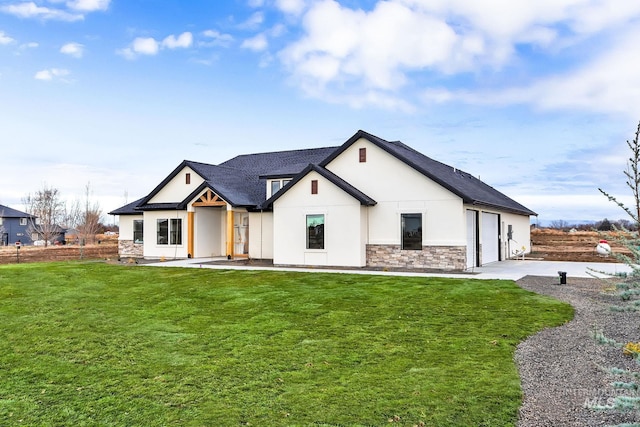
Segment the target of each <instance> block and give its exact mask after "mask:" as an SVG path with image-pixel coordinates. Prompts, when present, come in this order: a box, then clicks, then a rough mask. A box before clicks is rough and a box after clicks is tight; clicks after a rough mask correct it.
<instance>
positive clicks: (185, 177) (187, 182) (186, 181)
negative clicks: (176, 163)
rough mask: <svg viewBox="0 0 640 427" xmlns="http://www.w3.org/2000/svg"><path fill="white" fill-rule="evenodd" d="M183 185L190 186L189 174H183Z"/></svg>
mask: <svg viewBox="0 0 640 427" xmlns="http://www.w3.org/2000/svg"><path fill="white" fill-rule="evenodd" d="M184 183H185V184H187V185H189V184H191V174H190V173H189V172H187V173H186V174H184Z"/></svg>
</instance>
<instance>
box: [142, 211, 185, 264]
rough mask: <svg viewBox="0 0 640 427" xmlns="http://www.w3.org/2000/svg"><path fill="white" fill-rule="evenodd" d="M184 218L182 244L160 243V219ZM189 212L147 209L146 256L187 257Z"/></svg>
mask: <svg viewBox="0 0 640 427" xmlns="http://www.w3.org/2000/svg"><path fill="white" fill-rule="evenodd" d="M174 218H179V219H181V220H182V244H180V245H169V244H166V245H159V244H158V239H157V230H158V220H159V219H174ZM187 238H188V236H187V213H186V211H157V212H155V211H147V212H145V213H144V257H145V258H165V259H173V258H186V257H187Z"/></svg>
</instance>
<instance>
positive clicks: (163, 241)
mask: <svg viewBox="0 0 640 427" xmlns="http://www.w3.org/2000/svg"><path fill="white" fill-rule="evenodd" d="M157 230H158V235H157V242H158V244H159V245H168V244H169V220H168V219H159V220H158V227H157Z"/></svg>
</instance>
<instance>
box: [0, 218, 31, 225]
mask: <svg viewBox="0 0 640 427" xmlns="http://www.w3.org/2000/svg"><path fill="white" fill-rule="evenodd" d="M1 223H2V221H1V220H0V224H1ZM20 225H27V218H20Z"/></svg>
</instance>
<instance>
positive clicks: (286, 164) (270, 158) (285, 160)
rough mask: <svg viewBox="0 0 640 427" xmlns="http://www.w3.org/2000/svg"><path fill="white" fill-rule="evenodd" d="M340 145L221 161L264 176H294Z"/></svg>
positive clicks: (248, 155) (249, 155) (319, 160)
mask: <svg viewBox="0 0 640 427" xmlns="http://www.w3.org/2000/svg"><path fill="white" fill-rule="evenodd" d="M337 148H338V147H322V148H310V149H305V150H290V151H277V152H271V153H258V154H243V155H241V156H237V157H234V158H233V159H230V160H227V161H226V162H224V163H221V164H220V166H226V167H230V168H234V169H240V170H243V171H247V172H251V173H255V174H257V175H260V176H263V177H267V176H268V177H287V176H289V177H293V176H294V175H297V174H298V173H300V171H302V170H303V169H304V168H306V167H307V165H308V164H310V163H311V164H318V163H320V162H321V161H322V160H324V159H325V158H327V156H329V155H330V154H331V153H332V152H334V151H336V149H337Z"/></svg>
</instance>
